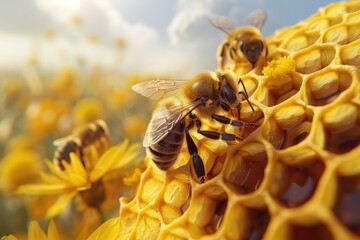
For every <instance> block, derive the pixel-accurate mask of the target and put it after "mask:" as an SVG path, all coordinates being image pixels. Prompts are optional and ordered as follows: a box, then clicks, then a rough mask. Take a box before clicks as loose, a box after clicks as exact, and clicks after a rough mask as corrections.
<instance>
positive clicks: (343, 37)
mask: <svg viewBox="0 0 360 240" xmlns="http://www.w3.org/2000/svg"><path fill="white" fill-rule="evenodd" d="M359 27H360V24H359V23H351V24H339V25H336V26H333V27H331V28H329V29H327V31H326V32H325V33H324V38H323V42H333V43H338V44H340V45H345V44H348V43H351V42H353V41H355V40H357V39H359V37H360V32H359Z"/></svg>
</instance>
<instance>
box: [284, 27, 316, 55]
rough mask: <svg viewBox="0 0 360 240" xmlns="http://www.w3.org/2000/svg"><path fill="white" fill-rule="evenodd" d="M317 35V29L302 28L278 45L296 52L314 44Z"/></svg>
mask: <svg viewBox="0 0 360 240" xmlns="http://www.w3.org/2000/svg"><path fill="white" fill-rule="evenodd" d="M319 37H320V32H319V31H304V30H303V29H302V30H301V31H299V32H297V33H296V34H294V36H292V38H289V39H288V40H287V41H284V43H283V44H282V45H281V46H280V47H283V48H285V49H287V50H289V51H290V52H296V51H299V50H301V49H304V48H306V47H308V46H310V45H312V44H314V42H316V40H318V39H319Z"/></svg>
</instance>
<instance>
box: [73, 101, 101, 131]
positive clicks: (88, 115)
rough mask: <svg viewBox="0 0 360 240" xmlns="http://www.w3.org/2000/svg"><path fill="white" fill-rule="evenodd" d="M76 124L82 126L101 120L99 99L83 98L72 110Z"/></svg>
mask: <svg viewBox="0 0 360 240" xmlns="http://www.w3.org/2000/svg"><path fill="white" fill-rule="evenodd" d="M73 112H74V118H75V122H76V124H79V125H80V124H84V123H87V122H91V121H94V120H95V119H98V118H102V116H103V115H104V114H103V106H102V103H101V102H100V101H99V99H96V98H83V99H81V100H79V101H78V102H77V103H76V105H75V107H74V108H73Z"/></svg>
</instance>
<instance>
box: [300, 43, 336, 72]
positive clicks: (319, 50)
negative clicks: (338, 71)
mask: <svg viewBox="0 0 360 240" xmlns="http://www.w3.org/2000/svg"><path fill="white" fill-rule="evenodd" d="M335 52H336V51H335V48H334V46H333V45H329V44H328V45H325V44H324V45H312V46H310V47H308V48H305V49H303V50H301V51H299V52H297V53H295V54H294V59H295V62H296V64H295V68H296V71H298V72H299V73H303V74H309V73H313V72H316V71H319V70H320V69H323V68H325V67H326V66H328V65H329V64H330V63H331V62H332V61H333V59H334V57H335Z"/></svg>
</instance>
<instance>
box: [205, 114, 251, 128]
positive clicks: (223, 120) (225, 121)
mask: <svg viewBox="0 0 360 240" xmlns="http://www.w3.org/2000/svg"><path fill="white" fill-rule="evenodd" d="M211 117H212V118H213V119H215V120H216V121H218V122H220V123H223V124H230V125H232V126H235V127H250V126H252V127H255V124H254V123H246V122H243V121H237V120H232V119H230V118H228V117H224V116H220V115H217V114H213V115H211Z"/></svg>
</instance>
